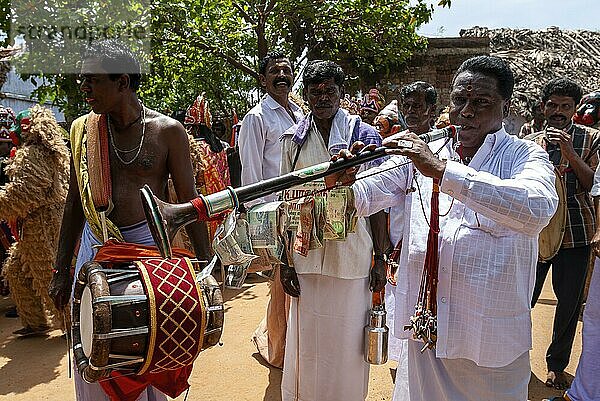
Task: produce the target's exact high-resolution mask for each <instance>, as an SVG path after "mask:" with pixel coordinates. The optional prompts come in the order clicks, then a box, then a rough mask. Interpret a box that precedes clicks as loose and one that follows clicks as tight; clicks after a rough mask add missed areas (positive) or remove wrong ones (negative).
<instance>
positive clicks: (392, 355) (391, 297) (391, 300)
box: [385, 283, 402, 361]
mask: <svg viewBox="0 0 600 401" xmlns="http://www.w3.org/2000/svg"><path fill="white" fill-rule="evenodd" d="M395 309H396V287H395V286H393V285H391V284H390V283H387V284H386V285H385V311H386V312H387V313H386V317H385V323H386V325H387V327H388V328H389V329H390V333H389V336H388V359H389V360H392V361H397V360H398V358H400V352H401V351H402V340H401V339H400V338H398V337H396V336H395V328H394V310H395Z"/></svg>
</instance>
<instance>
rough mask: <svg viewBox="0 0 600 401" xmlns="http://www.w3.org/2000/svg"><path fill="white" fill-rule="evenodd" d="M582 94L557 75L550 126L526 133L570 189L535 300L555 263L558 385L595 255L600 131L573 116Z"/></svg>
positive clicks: (546, 95)
mask: <svg viewBox="0 0 600 401" xmlns="http://www.w3.org/2000/svg"><path fill="white" fill-rule="evenodd" d="M582 95H583V92H582V89H581V87H580V86H579V85H577V84H576V83H575V82H573V81H571V80H570V79H567V78H556V79H553V80H551V81H550V82H548V83H547V84H546V85H545V86H544V88H543V89H542V93H541V99H542V103H541V108H542V112H543V113H544V116H545V117H546V126H547V128H546V130H545V131H540V132H537V133H535V134H532V135H530V136H528V137H526V139H531V140H533V141H535V142H536V143H538V144H539V145H540V146H542V147H543V148H544V149H545V150H546V151H547V152H548V155H549V157H550V160H551V161H552V163H553V164H554V166H555V167H556V169H557V170H558V173H559V174H560V175H561V177H562V179H563V182H564V183H565V187H566V190H567V199H566V202H567V222H566V227H565V234H564V238H563V242H562V245H561V248H560V250H559V251H558V253H557V254H556V256H554V257H553V258H552V259H551V260H549V261H547V262H539V263H538V265H537V272H536V282H535V291H534V293H533V298H532V302H531V305H532V307H533V306H534V305H535V304H536V302H537V300H538V298H539V296H540V293H541V291H542V287H543V286H544V281H545V280H546V275H547V274H548V270H549V269H550V266H552V287H553V289H554V293H555V295H556V298H557V300H558V302H557V304H556V311H555V314H554V326H553V329H552V342H551V343H550V346H549V347H548V351H547V352H546V364H547V368H548V374H547V377H546V385H547V386H549V387H555V388H556V389H559V390H563V389H566V388H567V387H568V386H569V381H568V378H567V376H566V375H565V373H564V370H565V368H566V367H567V365H568V364H569V358H570V356H571V348H572V346H573V340H574V338H575V330H576V329H577V320H578V318H579V312H580V309H581V303H582V295H583V288H584V285H585V278H586V273H587V267H588V261H589V258H590V242H591V240H592V237H593V235H594V229H595V221H594V205H593V202H592V199H591V197H590V190H591V189H592V185H593V182H594V171H595V170H596V167H597V166H598V149H599V148H600V134H599V132H598V131H596V130H594V129H592V128H589V127H586V126H583V125H579V124H575V123H573V121H572V117H573V115H574V114H575V110H576V106H577V105H578V104H579V101H580V100H581V97H582Z"/></svg>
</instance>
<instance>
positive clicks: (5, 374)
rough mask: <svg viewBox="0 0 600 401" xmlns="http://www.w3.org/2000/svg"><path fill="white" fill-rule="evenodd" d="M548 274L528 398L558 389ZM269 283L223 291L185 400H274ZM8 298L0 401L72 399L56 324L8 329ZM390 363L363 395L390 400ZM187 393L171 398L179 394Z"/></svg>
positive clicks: (536, 318)
mask: <svg viewBox="0 0 600 401" xmlns="http://www.w3.org/2000/svg"><path fill="white" fill-rule="evenodd" d="M550 282H551V280H550V277H548V280H547V281H546V287H545V288H544V292H543V293H542V296H541V297H540V302H539V303H538V305H537V306H536V307H535V309H534V310H533V332H534V339H533V350H532V351H531V370H532V375H531V381H530V384H529V399H530V400H531V401H541V400H542V399H543V398H546V397H548V396H557V395H560V392H559V391H554V390H552V389H549V388H547V387H545V386H544V381H545V375H546V371H545V362H544V354H545V351H546V348H547V346H548V344H549V342H550V336H551V327H552V320H553V315H554V308H555V304H556V300H555V298H554V295H553V293H552V291H551V288H550V284H549V283H550ZM267 291H268V289H267V283H266V282H265V281H264V280H263V279H261V278H258V277H256V276H253V277H252V278H250V279H249V282H248V283H246V284H245V285H244V287H243V288H242V289H241V290H237V291H235V290H227V292H226V293H225V299H226V315H225V319H226V320H225V330H224V334H223V337H222V341H223V346H221V347H219V346H217V347H213V348H212V349H209V350H206V351H204V352H202V354H200V357H199V358H198V359H197V360H196V363H195V367H194V372H193V374H192V377H191V379H190V384H191V388H190V391H189V395H188V398H187V400H190V401H195V400H198V401H200V400H202V401H232V400H236V401H237V400H240V401H242V400H248V401H258V400H263V401H279V400H280V399H281V398H280V394H279V385H280V381H281V371H280V370H279V369H275V368H269V367H268V366H267V365H266V364H264V363H263V362H262V359H261V358H260V357H259V356H258V354H257V353H256V350H255V348H254V346H253V344H252V343H251V341H250V337H251V335H252V332H253V331H254V329H255V327H256V326H257V325H258V323H259V321H260V320H261V319H262V317H263V314H264V313H265V309H266V303H267ZM11 305H12V302H11V300H10V299H9V298H2V297H0V400H10V401H25V400H26V401H66V400H73V399H74V391H73V382H72V379H70V378H69V375H68V367H67V345H66V341H65V340H64V339H62V338H61V337H60V332H58V331H54V332H52V333H51V334H50V335H49V336H47V337H46V336H42V337H33V338H26V339H19V338H15V336H13V335H12V334H11V333H12V332H13V331H14V330H16V329H18V328H20V325H19V322H18V319H9V318H5V317H4V312H5V310H6V309H7V308H8V307H10V306H11ZM580 353H581V322H580V323H579V326H578V329H577V337H576V339H575V344H574V347H573V355H572V358H571V363H570V364H569V367H568V369H567V372H568V373H569V374H571V375H574V374H575V370H576V367H577V361H578V359H579V355H580ZM393 366H394V364H393V363H391V362H389V363H388V364H386V365H383V366H372V367H371V376H370V385H369V396H368V398H367V400H368V401H385V400H391V399H392V397H391V394H392V381H391V376H390V368H391V367H393ZM184 396H185V393H184V394H182V395H181V396H179V397H178V398H177V399H176V400H177V401H183V400H184V398H185V397H184Z"/></svg>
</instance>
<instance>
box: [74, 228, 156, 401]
mask: <svg viewBox="0 0 600 401" xmlns="http://www.w3.org/2000/svg"><path fill="white" fill-rule="evenodd" d="M120 231H121V234H123V238H124V239H125V241H127V242H131V243H134V244H140V245H154V240H153V239H152V235H151V234H150V230H149V228H148V225H147V224H146V223H145V222H144V223H139V224H135V225H133V226H130V227H124V228H120ZM100 244H101V243H100V241H98V239H97V238H96V237H95V236H94V234H92V230H91V229H90V226H89V225H88V223H85V226H84V228H83V233H82V234H81V243H80V245H79V253H78V254H77V263H76V265H75V277H77V274H78V273H79V270H80V269H81V266H83V264H84V263H86V262H89V261H90V260H92V259H94V256H96V252H97V248H95V246H97V245H100ZM71 297H72V295H71ZM73 366H77V364H74V365H73ZM73 377H74V379H75V397H76V399H77V401H110V398H109V397H108V395H107V394H106V393H105V392H104V390H102V387H101V386H100V384H99V383H98V382H96V383H87V382H85V381H84V380H83V379H82V378H81V375H80V374H79V372H78V371H77V369H75V372H74V374H73ZM136 401H167V396H166V395H164V394H163V393H162V392H160V391H159V390H157V389H155V388H154V387H152V386H148V387H146V390H144V392H143V393H142V394H141V395H140V396H139V397H138V399H137V400H136Z"/></svg>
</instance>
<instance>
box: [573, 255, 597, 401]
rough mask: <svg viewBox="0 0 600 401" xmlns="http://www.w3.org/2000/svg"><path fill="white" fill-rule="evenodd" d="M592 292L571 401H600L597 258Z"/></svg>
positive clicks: (587, 308) (590, 293) (588, 300)
mask: <svg viewBox="0 0 600 401" xmlns="http://www.w3.org/2000/svg"><path fill="white" fill-rule="evenodd" d="M595 263H596V264H595V266H594V272H593V274H592V281H591V283H590V292H589V294H588V298H587V302H586V305H585V310H584V311H583V333H582V335H581V337H582V349H581V358H579V365H577V372H576V373H575V380H573V383H571V388H570V389H569V390H567V395H568V396H569V398H570V399H571V401H590V400H600V374H599V373H598V360H599V359H600V259H598V258H596V261H595Z"/></svg>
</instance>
